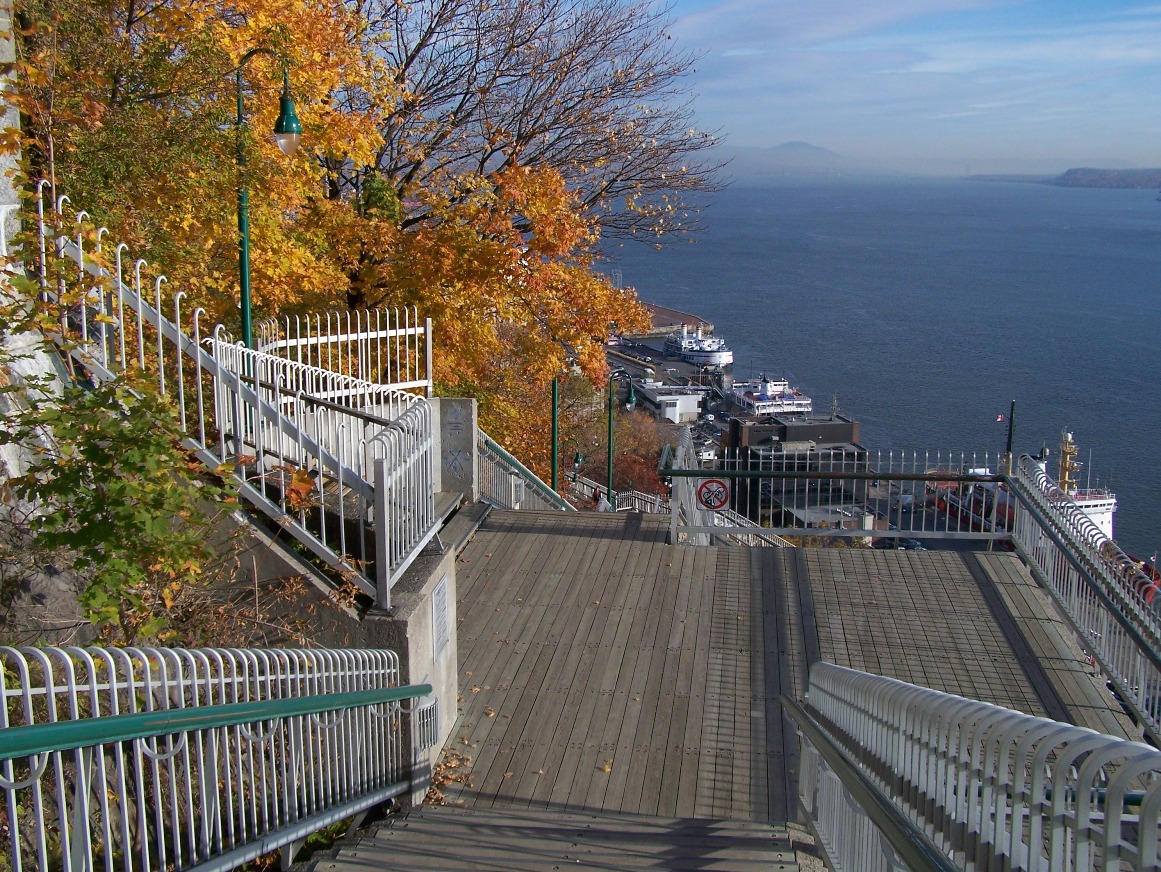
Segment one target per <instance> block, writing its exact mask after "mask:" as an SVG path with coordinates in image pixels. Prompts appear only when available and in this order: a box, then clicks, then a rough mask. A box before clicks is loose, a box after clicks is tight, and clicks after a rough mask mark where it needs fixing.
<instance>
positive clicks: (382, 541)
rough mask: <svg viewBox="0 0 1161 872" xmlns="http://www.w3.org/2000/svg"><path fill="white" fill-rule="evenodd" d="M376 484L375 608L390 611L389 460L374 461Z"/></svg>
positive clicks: (382, 458) (376, 459)
mask: <svg viewBox="0 0 1161 872" xmlns="http://www.w3.org/2000/svg"><path fill="white" fill-rule="evenodd" d="M373 471H374V482H375V520H374V525H375V606H376V607H377V608H380V609H383V610H384V611H388V610H389V609H390V608H391V559H390V556H389V555H390V545H391V539H390V536H391V534H390V532H389V531H388V529H387V525H388V523H389V521H388V518H389V514H388V499H387V459H386V458H385V457H377V458H375V461H374V470H373Z"/></svg>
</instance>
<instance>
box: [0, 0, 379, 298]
mask: <svg viewBox="0 0 1161 872" xmlns="http://www.w3.org/2000/svg"><path fill="white" fill-rule="evenodd" d="M13 26H14V27H15V30H16V37H17V39H16V46H17V61H16V63H15V64H14V65H13V67H12V68H11V70H10V72H11V73H12V74H13V77H14V83H15V86H14V89H13V90H12V91H11V92H9V93H8V94H6V97H7V98H8V99H10V100H12V101H13V102H15V104H16V105H17V107H18V108H19V110H20V113H21V124H20V128H19V129H13V130H9V131H6V132H5V138H4V145H5V146H6V147H7V149H8V150H10V151H19V152H20V153H21V154H22V155H23V158H24V164H25V168H26V174H27V176H28V177H30V178H39V177H45V178H49V179H50V180H51V182H52V189H53V193H54V196H55V195H57V194H67V195H68V196H69V198H70V199H71V201H72V202H73V203H74V204H76V205H77V206H78V207H80V208H84V209H85V210H86V211H88V212H89V213H90V214H91V215H93V216H94V218H95V219H96V220H97V221H98V222H99V223H102V224H105V225H106V226H108V227H109V228H110V229H111V230H112V231H113V236H114V238H116V239H118V240H120V241H124V242H126V243H128V244H129V245H130V246H131V249H132V250H133V252H134V254H135V255H140V256H143V257H145V258H146V259H147V260H149V261H151V262H153V263H155V264H157V265H158V267H159V268H160V269H161V270H163V271H165V272H166V274H167V275H168V277H169V279H170V283H171V287H175V288H181V289H182V290H184V291H185V292H186V293H187V294H188V295H189V297H190V298H191V300H192V301H195V302H197V303H198V304H201V305H204V306H206V307H207V308H209V309H210V311H211V313H212V314H213V315H214V316H216V317H219V318H227V319H232V318H233V315H232V309H233V307H234V305H235V301H236V299H237V290H236V282H237V267H236V264H237V229H236V227H237V225H236V208H237V205H236V203H237V200H236V191H237V186H238V183H239V162H238V160H237V149H238V148H239V146H240V147H241V148H242V150H243V153H244V155H245V156H246V158H247V160H246V171H245V172H246V175H245V179H244V181H245V184H246V186H247V188H248V190H249V191H250V194H251V196H250V203H251V206H250V214H251V245H252V250H253V257H252V264H253V271H254V289H255V305H256V308H257V309H258V310H259V311H264V312H266V313H273V312H275V311H277V310H278V309H280V308H281V307H283V306H284V305H286V304H287V303H288V302H290V301H292V300H300V299H302V298H303V297H309V296H311V295H314V296H315V297H316V299H318V298H322V297H324V296H326V297H329V296H330V295H331V294H332V292H333V288H334V286H335V285H336V284H345V282H346V279H345V276H344V274H343V273H342V272H341V271H340V269H339V268H338V267H337V266H336V264H335V262H334V261H333V259H331V258H330V257H329V251H328V244H327V242H328V240H327V238H326V236H325V235H324V234H323V233H322V232H321V231H320V229H319V228H318V227H315V226H311V225H310V224H308V223H305V222H302V221H298V220H288V218H291V217H292V216H295V215H297V214H299V213H301V212H302V211H303V210H304V209H306V208H307V207H308V206H309V204H310V203H311V201H312V200H315V199H317V198H319V197H320V196H321V195H322V183H321V172H322V170H321V168H320V164H319V158H318V156H324V157H325V158H327V159H331V160H342V161H351V162H353V163H356V164H360V165H361V164H365V163H367V162H368V161H370V160H373V159H374V156H375V154H377V153H378V151H379V150H380V148H381V139H380V136H379V127H380V126H381V115H382V112H383V111H384V110H385V109H386V108H387V107H388V106H389V105H390V104H391V102H392V99H393V98H392V94H393V92H394V86H393V84H392V78H391V76H389V75H388V74H387V73H386V71H385V70H384V68H383V65H382V64H381V63H380V62H378V61H376V60H375V59H374V58H373V57H372V56H371V55H370V54H369V53H368V52H367V51H366V43H365V40H364V35H365V25H364V22H363V20H362V19H361V18H360V17H359V16H358V15H357V14H355V13H354V12H352V11H351V10H349V9H347V8H346V7H344V6H343V5H342V4H341V3H340V2H338V0H287V2H278V3H273V4H272V3H270V2H269V0H237V2H233V3H231V4H229V5H227V6H222V5H221V4H217V3H211V2H208V0H192V2H189V0H161V2H157V3H149V4H140V3H136V2H133V0H113V2H100V3H98V2H93V0H79V2H69V3H65V2H62V0H17V2H16V4H15V9H14V16H13ZM252 48H264V49H268V50H269V54H267V53H263V54H260V55H257V56H255V57H254V58H253V60H252V61H251V62H250V63H249V64H247V66H246V68H245V70H244V71H243V73H244V75H243V83H244V93H243V97H244V102H245V117H246V121H247V127H246V129H245V130H241V131H240V130H239V129H238V128H237V127H236V126H235V124H234V123H233V122H234V118H235V115H236V79H235V73H236V72H237V68H238V63H239V61H240V59H241V58H242V57H243V56H244V55H245V54H246V52H247V51H248V50H249V49H252ZM272 55H273V56H272ZM284 70H286V71H288V72H289V75H290V83H291V89H292V94H293V96H294V97H295V99H296V102H297V107H298V114H299V117H300V119H301V120H302V123H303V126H304V136H305V138H306V139H307V141H309V142H310V143H311V147H310V148H309V149H308V150H305V151H303V152H301V153H300V154H299V155H297V156H296V157H295V158H294V159H288V158H285V157H284V156H283V155H282V154H281V153H280V152H279V151H278V150H277V148H276V147H275V146H274V145H273V144H272V143H271V142H270V137H269V136H268V135H267V134H266V131H269V130H271V129H272V128H273V125H274V118H275V116H276V114H277V112H278V108H279V100H278V96H279V92H280V90H281V85H282V81H283V71H284ZM356 91H357V92H358V93H360V94H362V95H363V99H362V106H363V108H362V110H361V111H360V112H353V111H351V110H350V108H349V107H339V106H338V105H336V103H335V100H334V95H335V94H337V93H339V92H343V93H353V92H356ZM239 140H241V141H240V142H239Z"/></svg>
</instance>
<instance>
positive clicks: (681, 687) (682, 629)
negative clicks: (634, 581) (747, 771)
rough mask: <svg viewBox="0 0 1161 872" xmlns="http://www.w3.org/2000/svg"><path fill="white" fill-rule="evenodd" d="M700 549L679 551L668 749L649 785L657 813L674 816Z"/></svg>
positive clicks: (687, 702) (688, 695) (686, 710)
mask: <svg viewBox="0 0 1161 872" xmlns="http://www.w3.org/2000/svg"><path fill="white" fill-rule="evenodd" d="M703 551H704V549H701V548H685V549H682V550H681V551H680V554H681V569H680V572H679V574H678V594H677V604H676V608H675V610H674V615H673V622H672V624H671V626H670V634H669V640H668V643H667V649H668V650H669V652H670V653H671V655H672V659H673V661H674V662H673V663H672V664H670V667H669V675H670V676H671V683H670V685H669V688H668V692H669V693H670V694H671V699H672V703H671V706H670V712H669V721H668V723H667V724H666V725H665V744H666V747H667V749H668V750H667V751H666V753H665V755H664V757H663V760H662V764H661V765H660V766H659V767H657V769H658V774H657V778H656V779H655V780H651V781H650V782H648V783H647V784H646V790H647V791H649V790H652V791H653V792H654V793H655V795H656V796H657V814H659V815H667V816H674V815H676V814H677V807H678V803H679V799H680V795H681V794H680V790H681V764H682V760H683V759H684V756H685V755H684V753H683V752H684V749H685V732H686V719H687V718H688V717H689V707H690V698H691V696H692V686H693V677H694V676H693V645H692V644H690V642H689V638H688V637H689V636H690V635H691V634H693V633H696V624H691V623H690V618H691V613H692V612H693V605H692V603H693V601H694V598H695V597H697V596H699V595H700V590H699V588H700V584H698V581H697V580H696V573H697V572H698V571H699V567H698V565H697V563H698V556H699V555H700V554H701V553H702V552H703Z"/></svg>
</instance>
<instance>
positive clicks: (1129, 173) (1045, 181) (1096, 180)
mask: <svg viewBox="0 0 1161 872" xmlns="http://www.w3.org/2000/svg"><path fill="white" fill-rule="evenodd" d="M968 179H969V180H971V181H976V182H1033V183H1036V184H1041V185H1056V186H1057V187H1059V188H1132V189H1150V188H1158V189H1161V169H1149V170H1099V169H1092V168H1090V167H1078V168H1076V169H1071V170H1066V171H1065V172H1063V173H1061V174H1060V175H1058V176H1041V175H1014V174H1013V175H976V176H968Z"/></svg>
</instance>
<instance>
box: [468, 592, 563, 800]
mask: <svg viewBox="0 0 1161 872" xmlns="http://www.w3.org/2000/svg"><path fill="white" fill-rule="evenodd" d="M548 579H550V580H552V581H553V582H554V583H553V584H551V585H547V584H546V585H545V586H544V587H543V588H541V589H540V590H539V591H538V595H537V596H536V597H535V601H536V604H535V606H534V617H535V620H534V621H532V622H530V629H529V632H530V636H531V638H534V639H535V640H536V641H534V642H530V644H529V647H528V649H526V650H525V651H524V652H523V653H524V654H525V655H526V656H523V657H521V658H520V661H519V663H518V664H516V668H515V670H514V671H513V672H512V673H511V675H512V679H511V688H512V690H513V691H515V692H516V704H515V706H513V707H512V708H511V709H510V711H511V715H512V719H511V722H510V726H509V728H508V731H507V732H508V735H507V736H506V741H505V742H504V743H503V744H502V745H501V746H500V747H499V748H498V749H497V752H496V755H495V757H494V759H493V760H492V761H491V765H490V767H489V769H488V772H487V773H486V778H484V779H483V780H481V781H480V789H479V791H478V792H479V794H480V795H481V796H488V797H489V798H490V801H491V802H492V803H493V804H494V803H497V802H513V803H517V804H519V802H520V797H521V793H520V791H519V789H518V787H519V785H521V784H524V785H526V784H527V779H532V778H543V777H545V776H546V775H547V772H546V770H543V769H541V768H538V767H533V766H531V765H530V758H531V757H532V755H533V752H534V749H535V747H536V745H537V742H538V739H540V738H542V734H541V732H540V727H539V725H537V724H534V723H533V722H532V715H533V711H534V708H535V707H536V706H537V705H538V704H539V705H541V706H542V707H543V706H545V705H547V703H546V702H545V699H546V697H547V696H548V695H549V692H548V688H547V687H546V686H545V682H546V678H547V677H548V675H549V670H550V668H551V667H552V664H553V661H554V660H555V655H556V654H557V653H558V652H559V651H561V650H563V647H566V646H562V644H561V640H562V638H571V636H566V635H565V631H566V630H567V628H568V627H569V625H570V623H573V622H575V620H576V617H577V616H576V615H575V613H573V612H571V611H570V610H568V609H564V608H561V607H560V602H561V600H562V599H563V598H564V595H565V591H564V588H565V587H566V586H568V585H571V584H572V581H573V579H572V578H571V577H566V575H565V574H564V573H559V574H557V573H553V575H551V576H548ZM514 653H515V652H514ZM527 655H531V656H527ZM554 677H555V674H554ZM507 773H513V775H508V774H507ZM551 777H555V776H551ZM524 801H525V802H526V801H527V797H526V796H525V797H524Z"/></svg>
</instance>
